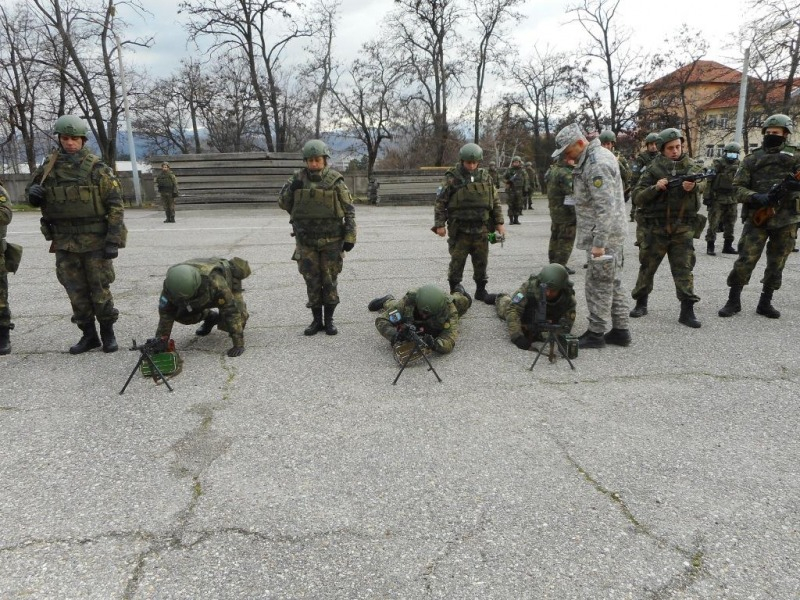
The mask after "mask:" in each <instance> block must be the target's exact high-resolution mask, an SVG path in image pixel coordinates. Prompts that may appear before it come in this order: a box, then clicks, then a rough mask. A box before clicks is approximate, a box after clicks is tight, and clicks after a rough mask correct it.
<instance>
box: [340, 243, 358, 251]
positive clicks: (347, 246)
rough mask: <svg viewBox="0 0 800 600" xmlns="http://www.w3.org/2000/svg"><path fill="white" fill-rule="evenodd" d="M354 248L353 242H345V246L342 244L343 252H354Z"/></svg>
mask: <svg viewBox="0 0 800 600" xmlns="http://www.w3.org/2000/svg"><path fill="white" fill-rule="evenodd" d="M354 247H355V243H353V242H345V243H344V244H342V250H344V251H345V252H350V250H352V249H353V248H354Z"/></svg>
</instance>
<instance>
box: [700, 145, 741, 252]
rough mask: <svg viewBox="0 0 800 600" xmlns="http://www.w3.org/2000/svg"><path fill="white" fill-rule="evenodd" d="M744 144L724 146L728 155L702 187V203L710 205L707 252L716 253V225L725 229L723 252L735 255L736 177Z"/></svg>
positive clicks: (715, 166) (722, 159)
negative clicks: (734, 179) (734, 181)
mask: <svg viewBox="0 0 800 600" xmlns="http://www.w3.org/2000/svg"><path fill="white" fill-rule="evenodd" d="M741 150H742V147H741V146H740V145H739V144H737V143H736V142H731V143H729V144H726V145H725V155H724V156H723V157H722V158H717V159H715V160H714V167H713V169H714V172H715V173H716V176H715V177H714V178H713V179H712V180H711V181H708V182H706V189H705V190H703V204H705V205H706V206H707V207H708V229H706V254H708V255H709V256H716V252H715V251H714V244H715V243H716V241H717V226H718V225H719V224H720V223H721V224H722V228H723V239H724V240H725V244H724V246H723V247H722V253H723V254H736V250H735V249H734V247H733V228H734V226H735V225H736V211H737V209H738V207H739V205H738V204H737V202H736V188H734V187H733V177H734V175H736V171H737V170H738V169H739V152H740V151H741Z"/></svg>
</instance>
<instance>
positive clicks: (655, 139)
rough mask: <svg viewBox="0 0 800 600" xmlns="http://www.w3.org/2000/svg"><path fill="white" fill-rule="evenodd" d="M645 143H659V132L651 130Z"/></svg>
mask: <svg viewBox="0 0 800 600" xmlns="http://www.w3.org/2000/svg"><path fill="white" fill-rule="evenodd" d="M644 143H645V144H657V143H658V134H657V133H656V132H655V131H651V132H650V133H648V134H647V137H646V138H644Z"/></svg>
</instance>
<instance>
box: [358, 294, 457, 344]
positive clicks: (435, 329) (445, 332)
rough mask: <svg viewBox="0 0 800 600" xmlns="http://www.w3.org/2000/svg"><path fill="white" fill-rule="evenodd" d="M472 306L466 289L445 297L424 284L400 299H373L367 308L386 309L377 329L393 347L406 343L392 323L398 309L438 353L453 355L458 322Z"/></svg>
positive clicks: (390, 297)
mask: <svg viewBox="0 0 800 600" xmlns="http://www.w3.org/2000/svg"><path fill="white" fill-rule="evenodd" d="M471 305H472V298H470V296H469V294H467V292H466V291H465V290H464V288H463V287H462V286H460V285H459V286H457V288H456V291H455V292H453V293H452V294H450V295H448V294H445V293H444V292H443V291H442V290H440V289H439V288H438V287H436V286H435V285H424V286H422V287H421V288H419V289H416V290H410V291H409V292H407V293H406V295H405V296H403V297H402V298H401V299H400V300H395V299H394V296H392V295H388V296H383V297H382V298H375V299H374V300H372V301H371V302H370V303H369V305H368V306H367V308H368V309H369V310H371V311H373V312H375V311H378V310H383V312H382V313H381V314H380V316H379V317H378V318H377V319H375V327H376V328H377V329H378V332H379V333H380V334H381V335H382V336H383V337H385V338H386V339H387V340H389V342H390V343H391V344H392V346H395V344H397V343H398V342H400V341H402V338H403V336H402V334H401V332H400V331H399V329H398V326H397V325H395V324H394V323H392V322H391V321H390V320H389V313H390V312H392V311H394V310H396V311H398V312H399V313H400V315H402V322H403V323H413V324H414V325H415V326H416V328H417V334H418V335H419V336H420V337H421V338H422V341H423V342H425V345H426V346H428V348H430V349H431V350H433V351H434V352H437V353H439V354H449V353H450V352H452V351H453V347H454V346H455V344H456V339H457V338H458V323H459V319H460V317H463V316H464V313H466V312H467V309H468V308H469V307H470V306H471Z"/></svg>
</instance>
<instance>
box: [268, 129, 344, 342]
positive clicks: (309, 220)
mask: <svg viewBox="0 0 800 600" xmlns="http://www.w3.org/2000/svg"><path fill="white" fill-rule="evenodd" d="M329 158H330V151H329V150H328V146H327V145H326V144H325V142H323V141H322V140H309V141H308V142H306V143H305V145H304V146H303V160H304V161H305V163H306V166H305V168H304V169H300V170H299V171H297V172H295V174H294V175H293V176H292V178H291V179H289V181H288V182H286V185H284V186H283V189H282V190H281V195H280V198H279V200H278V206H280V207H281V208H282V209H283V210H285V211H286V212H288V213H289V214H290V215H291V219H290V220H289V222H290V223H291V224H292V228H293V229H294V236H295V239H296V241H297V245H296V248H295V251H294V255H293V256H292V258H293V260H296V261H297V268H298V270H299V271H300V274H301V275H302V276H303V279H305V281H306V291H307V293H308V303H307V304H306V306H307V307H308V308H310V309H311V314H312V316H313V320H312V321H311V325H309V326H308V327H306V329H305V331H303V334H304V335H315V334H316V333H317V332H318V331H322V330H325V333H326V334H327V335H336V334H337V333H338V329H336V325H334V323H333V312H334V310H336V305H337V304H339V292H338V290H337V284H338V277H339V273H341V272H342V266H343V263H344V260H343V252H350V250H352V249H353V247H354V246H355V244H356V211H355V208H354V207H353V199H352V198H351V197H350V191H349V190H348V189H347V186H346V185H345V184H344V178H343V177H342V175H341V173H339V172H338V171H334V170H333V169H331V168H330V167H328V159H329ZM323 308H324V310H325V314H324V320H323Z"/></svg>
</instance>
